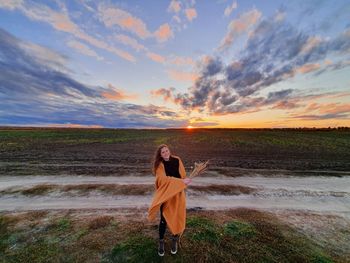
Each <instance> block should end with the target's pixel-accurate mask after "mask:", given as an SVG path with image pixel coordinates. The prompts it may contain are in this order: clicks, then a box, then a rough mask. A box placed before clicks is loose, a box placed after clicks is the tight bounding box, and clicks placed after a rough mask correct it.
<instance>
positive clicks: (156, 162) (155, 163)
mask: <svg viewBox="0 0 350 263" xmlns="http://www.w3.org/2000/svg"><path fill="white" fill-rule="evenodd" d="M164 147H167V148H168V149H169V146H168V145H166V144H161V145H159V146H158V148H157V150H156V152H155V153H154V157H153V161H152V173H153V174H154V175H155V174H156V170H157V168H158V166H159V164H160V163H161V161H162V160H163V158H162V156H161V155H160V153H161V151H162V149H163V148H164ZM169 151H170V149H169Z"/></svg>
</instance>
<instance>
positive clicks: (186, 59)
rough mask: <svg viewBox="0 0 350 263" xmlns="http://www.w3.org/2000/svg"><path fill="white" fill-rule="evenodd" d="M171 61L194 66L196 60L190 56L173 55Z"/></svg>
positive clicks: (177, 64)
mask: <svg viewBox="0 0 350 263" xmlns="http://www.w3.org/2000/svg"><path fill="white" fill-rule="evenodd" d="M169 63H171V64H173V65H176V66H194V64H195V62H194V60H193V59H192V58H190V57H180V56H172V57H171V58H170V59H169Z"/></svg>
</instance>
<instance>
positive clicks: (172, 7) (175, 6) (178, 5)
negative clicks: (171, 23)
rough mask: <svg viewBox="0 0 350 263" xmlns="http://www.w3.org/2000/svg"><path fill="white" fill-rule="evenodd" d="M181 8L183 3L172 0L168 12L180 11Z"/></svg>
mask: <svg viewBox="0 0 350 263" xmlns="http://www.w3.org/2000/svg"><path fill="white" fill-rule="evenodd" d="M180 10H181V3H180V2H179V1H176V0H171V2H170V4H169V7H168V12H174V13H178V12H180Z"/></svg>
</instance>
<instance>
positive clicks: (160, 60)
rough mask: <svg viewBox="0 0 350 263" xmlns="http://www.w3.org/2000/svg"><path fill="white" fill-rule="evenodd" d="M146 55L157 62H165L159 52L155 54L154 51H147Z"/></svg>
mask: <svg viewBox="0 0 350 263" xmlns="http://www.w3.org/2000/svg"><path fill="white" fill-rule="evenodd" d="M146 55H147V57H149V58H150V59H152V60H153V61H155V62H158V63H164V62H165V60H166V59H165V57H163V56H161V55H159V54H156V53H153V52H147V54H146Z"/></svg>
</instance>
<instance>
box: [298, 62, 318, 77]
mask: <svg viewBox="0 0 350 263" xmlns="http://www.w3.org/2000/svg"><path fill="white" fill-rule="evenodd" d="M319 68H320V64H318V63H309V64H305V65H303V66H301V67H299V68H297V71H298V72H299V73H302V74H306V73H309V72H311V71H315V70H317V69H319Z"/></svg>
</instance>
